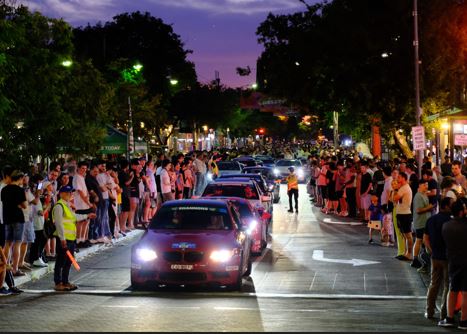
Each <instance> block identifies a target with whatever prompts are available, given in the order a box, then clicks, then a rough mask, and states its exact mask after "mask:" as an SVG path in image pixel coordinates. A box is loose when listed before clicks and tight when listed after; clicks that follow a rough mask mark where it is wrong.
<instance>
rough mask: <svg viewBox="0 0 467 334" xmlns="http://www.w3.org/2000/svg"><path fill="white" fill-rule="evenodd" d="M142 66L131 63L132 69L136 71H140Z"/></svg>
mask: <svg viewBox="0 0 467 334" xmlns="http://www.w3.org/2000/svg"><path fill="white" fill-rule="evenodd" d="M142 68H143V65H141V64H135V65H133V69H134V70H135V71H136V72H139V71H141V69H142Z"/></svg>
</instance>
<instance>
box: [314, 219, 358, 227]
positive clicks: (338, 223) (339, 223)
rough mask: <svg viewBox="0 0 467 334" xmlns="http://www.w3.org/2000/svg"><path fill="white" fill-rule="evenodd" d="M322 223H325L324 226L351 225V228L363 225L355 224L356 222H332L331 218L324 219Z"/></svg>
mask: <svg viewBox="0 0 467 334" xmlns="http://www.w3.org/2000/svg"><path fill="white" fill-rule="evenodd" d="M323 223H326V224H336V225H351V226H357V225H363V223H357V222H340V221H332V220H331V218H324V219H323Z"/></svg>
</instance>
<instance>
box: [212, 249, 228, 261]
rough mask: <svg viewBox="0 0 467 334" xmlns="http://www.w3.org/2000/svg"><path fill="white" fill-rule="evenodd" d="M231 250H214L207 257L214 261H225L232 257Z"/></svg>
mask: <svg viewBox="0 0 467 334" xmlns="http://www.w3.org/2000/svg"><path fill="white" fill-rule="evenodd" d="M232 255H233V251H231V250H226V249H223V250H216V251H213V252H212V253H211V256H210V257H209V258H210V259H211V260H213V261H214V262H227V261H229V260H230V259H231V258H232Z"/></svg>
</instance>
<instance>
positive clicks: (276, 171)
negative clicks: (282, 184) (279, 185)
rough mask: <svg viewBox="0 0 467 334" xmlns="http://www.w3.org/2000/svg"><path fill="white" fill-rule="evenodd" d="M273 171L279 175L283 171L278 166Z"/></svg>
mask: <svg viewBox="0 0 467 334" xmlns="http://www.w3.org/2000/svg"><path fill="white" fill-rule="evenodd" d="M273 173H274V175H276V176H277V175H279V174H280V173H281V171H280V170H278V169H277V168H274V169H273Z"/></svg>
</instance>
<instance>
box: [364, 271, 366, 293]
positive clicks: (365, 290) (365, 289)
mask: <svg viewBox="0 0 467 334" xmlns="http://www.w3.org/2000/svg"><path fill="white" fill-rule="evenodd" d="M363 291H365V293H366V274H365V272H364V273H363Z"/></svg>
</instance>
